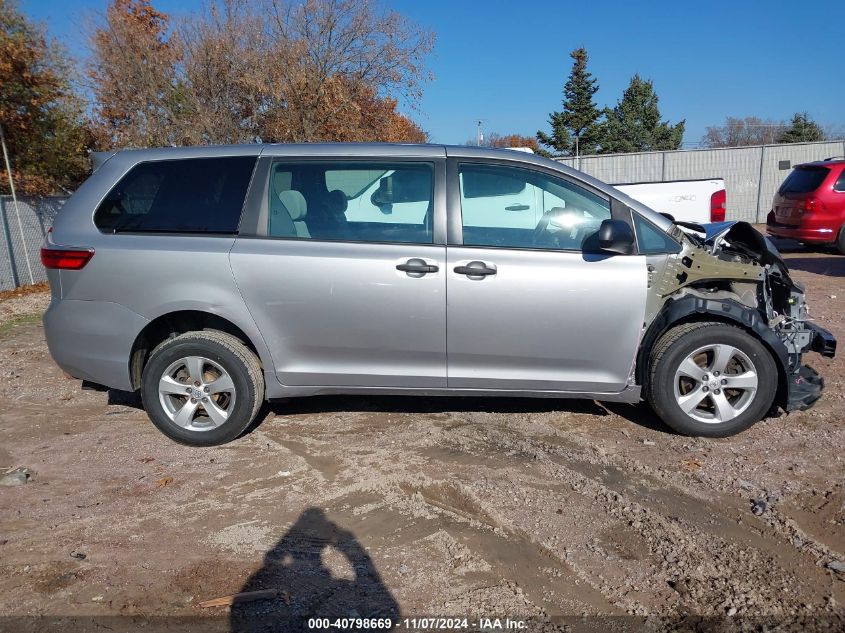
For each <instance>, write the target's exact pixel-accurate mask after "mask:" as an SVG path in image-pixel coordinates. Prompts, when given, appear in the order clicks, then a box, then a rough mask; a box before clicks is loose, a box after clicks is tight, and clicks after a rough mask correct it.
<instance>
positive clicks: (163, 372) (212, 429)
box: [141, 330, 264, 446]
mask: <svg viewBox="0 0 845 633" xmlns="http://www.w3.org/2000/svg"><path fill="white" fill-rule="evenodd" d="M141 396H142V398H143V401H144V408H145V409H146V410H147V415H149V417H150V419H151V420H152V422H153V424H155V425H156V426H157V427H158V428H159V430H161V431H162V432H163V433H164V434H165V435H167V436H168V437H170V438H171V439H173V440H175V441H177V442H180V443H182V444H190V445H193V446H215V445H218V444H224V443H226V442H229V441H231V440H233V439H235V438H236V437H238V436H239V435H240V434H241V433H242V432H243V431H244V430H245V429H246V428H247V427H248V426H249V425H250V423H251V422H252V421H253V419H254V418H255V414H256V413H257V412H258V409H259V407H260V406H261V403H262V402H263V400H264V380H263V376H262V373H261V366H260V363H259V361H258V359H257V358H256V356H255V354H253V353H252V352H251V351H250V350H249V348H247V347H246V346H245V345H244V344H243V343H242V342H241V341H240V340H238V339H237V338H235V337H234V336H232V335H230V334H226V333H224V332H218V331H216V330H205V331H202V332H188V333H186V334H182V335H180V336H177V337H174V338H172V339H168V340H167V341H165V342H164V343H162V344H161V345H159V346H158V347H157V348H156V349H155V350H153V352H152V354H151V355H150V359H149V362H148V363H147V365H146V366H145V367H144V373H143V376H142V378H141Z"/></svg>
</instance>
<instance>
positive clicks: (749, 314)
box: [646, 222, 836, 410]
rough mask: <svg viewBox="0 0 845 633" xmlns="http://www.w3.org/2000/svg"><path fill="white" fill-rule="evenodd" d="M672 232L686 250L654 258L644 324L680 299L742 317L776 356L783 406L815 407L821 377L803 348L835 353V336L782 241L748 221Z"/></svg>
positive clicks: (678, 226) (696, 308)
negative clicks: (818, 319)
mask: <svg viewBox="0 0 845 633" xmlns="http://www.w3.org/2000/svg"><path fill="white" fill-rule="evenodd" d="M669 234H670V235H671V236H672V237H673V238H674V239H675V240H676V241H678V242H679V243H680V244H681V250H680V252H678V253H676V254H672V255H669V256H668V257H666V258H665V260H662V261H661V260H660V259H657V258H655V259H654V261H651V258H650V261H649V267H648V270H649V289H650V292H649V302H648V306H647V315H646V323H652V320H656V321H660V320H661V317H662V318H663V319H664V320H665V319H666V318H667V317H666V313H667V312H672V311H674V312H675V313H678V311H679V310H681V309H682V308H681V305H680V304H686V306H687V307H685V308H683V309H684V310H685V311H686V314H691V313H693V312H709V313H711V314H712V313H718V314H719V315H720V316H725V317H726V318H728V319H730V320H734V321H737V322H739V324H740V325H743V326H745V327H746V328H748V329H751V330H753V331H754V332H755V333H757V334H758V336H759V337H760V338H762V339H763V340H764V342H766V343H767V344H768V345H769V347H770V348H771V349H772V351H773V352H774V354H775V355H776V356H778V357H779V360H780V361H781V364H782V365H783V369H784V373H785V375H786V376H787V385H786V387H787V391H788V392H789V393H788V401H786V400H785V401H784V403H783V406H784V408H786V409H787V410H790V409H805V408H808V407H809V406H812V404H813V403H814V402H815V400H817V399H818V396H819V394H820V393H821V389H822V387H823V382H822V380H821V378H820V377H818V375H817V374H816V372H815V371H814V370H812V369H811V368H809V367H806V366H802V364H801V357H802V354H804V353H805V352H807V351H816V352H819V353H820V354H822V355H824V356H831V357H832V356H833V355H834V354H835V352H836V340H835V339H834V337H833V336H832V335H831V334H830V333H829V332H827V331H826V330H824V329H822V328H820V327H819V326H817V325H816V324H815V323H813V322H812V320H811V319H810V317H809V312H808V308H807V304H806V302H805V300H804V288H803V286H802V285H801V284H799V283H797V282H795V281H793V280H792V278H791V277H790V275H789V271H788V269H787V267H786V264H785V263H784V260H783V258H782V257H781V255H780V253H779V252H778V250H777V248H776V247H775V246H774V245H773V244H772V243H771V241H769V240H768V239H767V238H766V237H765V236H763V235H762V234H761V233H760V232H758V231H757V230H756V229H754V227H752V226H751V225H750V224H748V223H747V222H724V223H719V224H710V225H694V224H686V223H675V225H674V226H673V227H672V228H671V229H670V231H669ZM669 320H671V318H670V319H669ZM772 334H774V336H772ZM807 390H809V392H807V393H805V391H807Z"/></svg>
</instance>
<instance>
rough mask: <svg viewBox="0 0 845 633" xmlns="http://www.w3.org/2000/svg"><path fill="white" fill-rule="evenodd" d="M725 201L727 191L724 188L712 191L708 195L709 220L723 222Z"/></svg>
mask: <svg viewBox="0 0 845 633" xmlns="http://www.w3.org/2000/svg"><path fill="white" fill-rule="evenodd" d="M726 202H727V192H726V191H725V190H724V189H719V191H715V192H713V195H711V196H710V221H711V222H724V221H725V203H726Z"/></svg>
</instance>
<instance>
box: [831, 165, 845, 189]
mask: <svg viewBox="0 0 845 633" xmlns="http://www.w3.org/2000/svg"><path fill="white" fill-rule="evenodd" d="M833 190H834V191H845V168H843V169H842V171H841V172H839V178H837V179H836V184H835V185H833Z"/></svg>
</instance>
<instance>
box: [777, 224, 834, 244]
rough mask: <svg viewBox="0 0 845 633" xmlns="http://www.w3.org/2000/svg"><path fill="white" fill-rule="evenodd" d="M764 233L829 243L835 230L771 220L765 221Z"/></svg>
mask: <svg viewBox="0 0 845 633" xmlns="http://www.w3.org/2000/svg"><path fill="white" fill-rule="evenodd" d="M766 233H768V234H769V235H771V236H773V237H786V238H790V239H793V240H798V241H799V242H811V243H813V244H831V243H833V242H835V241H836V232H835V231H834V230H833V229H827V228H806V227H803V226H793V225H791V224H778V223H776V222H771V221H769V222H767V223H766Z"/></svg>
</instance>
